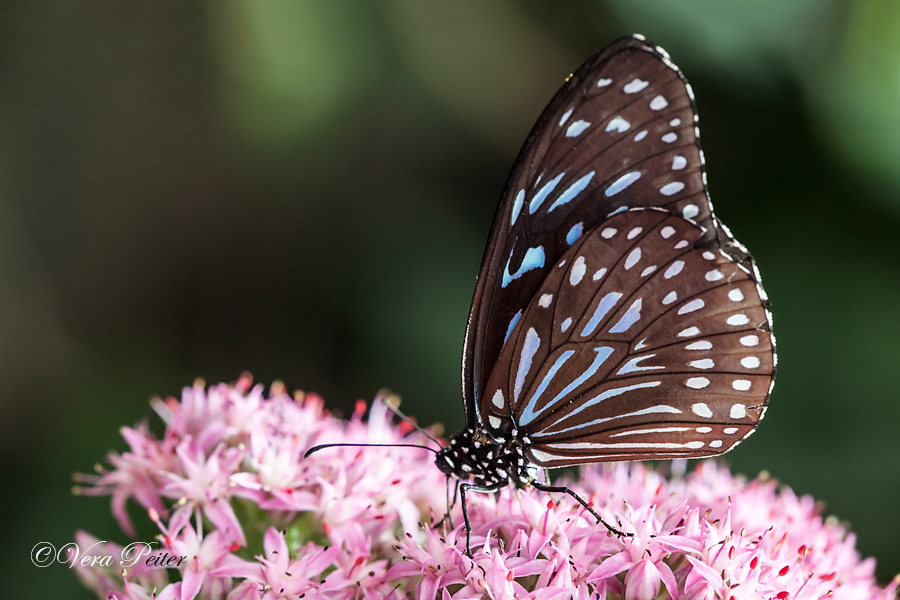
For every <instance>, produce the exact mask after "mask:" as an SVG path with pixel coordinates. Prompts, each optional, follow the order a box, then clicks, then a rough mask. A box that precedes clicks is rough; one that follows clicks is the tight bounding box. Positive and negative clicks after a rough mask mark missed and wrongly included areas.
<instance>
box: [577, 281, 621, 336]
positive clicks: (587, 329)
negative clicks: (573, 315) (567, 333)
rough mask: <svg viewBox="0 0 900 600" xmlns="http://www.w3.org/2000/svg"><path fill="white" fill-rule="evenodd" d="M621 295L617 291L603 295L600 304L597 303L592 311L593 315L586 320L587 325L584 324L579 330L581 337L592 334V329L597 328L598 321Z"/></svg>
mask: <svg viewBox="0 0 900 600" xmlns="http://www.w3.org/2000/svg"><path fill="white" fill-rule="evenodd" d="M621 297H622V294H620V293H619V292H610V293H608V294H607V295H605V296H603V299H602V300H600V304H598V305H597V310H595V311H594V314H593V316H591V319H590V321H588V322H587V325H585V326H584V329H583V330H582V332H581V337H587V336H589V335H593V334H594V330H596V329H597V325H599V324H600V321H602V320H603V317H605V316H606V313H608V312H609V311H610V310H612V307H613V306H615V305H616V302H618V301H619V299H620V298H621Z"/></svg>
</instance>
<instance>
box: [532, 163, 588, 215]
mask: <svg viewBox="0 0 900 600" xmlns="http://www.w3.org/2000/svg"><path fill="white" fill-rule="evenodd" d="M593 178H594V171H591V172H590V173H588V174H587V175H585V176H584V177H582V178H581V179H579V180H578V181H576V182H575V183H573V184H572V185H570V186H569V189H567V190H566V191H564V192H563V193H562V194H560V196H559V198H557V199H556V201H555V202H553V204H551V205H550V208H548V209H547V212H550V211H552V210H553V209H554V208H556V207H557V206H562V205H563V204H566V203H567V202H571V201H572V199H573V198H574V197H575V196H577V195H578V194H580V193H581V192H582V190H584V188H586V187H587V186H588V184H589V183H590V182H591V179H593ZM531 212H534V211H531Z"/></svg>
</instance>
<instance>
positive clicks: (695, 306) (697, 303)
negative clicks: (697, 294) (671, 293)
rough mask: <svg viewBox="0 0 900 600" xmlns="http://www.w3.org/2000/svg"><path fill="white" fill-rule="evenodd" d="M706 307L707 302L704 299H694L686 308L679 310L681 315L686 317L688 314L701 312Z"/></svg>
mask: <svg viewBox="0 0 900 600" xmlns="http://www.w3.org/2000/svg"><path fill="white" fill-rule="evenodd" d="M704 306H706V302H704V301H703V299H702V298H694V299H693V300H691V301H690V302H688V303H687V304H685V305H684V306H682V307H681V308H679V309H678V314H679V315H686V314H687V313H690V312H694V311H695V310H700V309H701V308H703V307H704Z"/></svg>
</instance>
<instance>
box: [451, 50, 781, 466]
mask: <svg viewBox="0 0 900 600" xmlns="http://www.w3.org/2000/svg"><path fill="white" fill-rule="evenodd" d="M696 120H697V119H696V112H695V109H694V103H693V95H692V92H691V90H690V87H689V86H688V85H687V83H686V82H685V81H684V78H683V77H682V76H681V74H680V72H679V71H678V70H677V68H676V67H674V65H672V63H671V62H670V61H669V60H668V57H667V56H666V55H665V54H664V53H663V52H662V51H661V50H660V49H658V48H656V47H654V46H652V45H650V44H648V43H646V42H644V41H643V40H641V39H639V38H637V37H634V38H626V39H623V40H619V41H618V42H615V43H613V44H612V45H610V46H608V47H607V48H606V49H605V50H603V51H601V52H600V53H598V54H597V55H596V56H595V57H594V58H592V59H591V60H589V61H588V62H587V63H585V65H583V66H582V67H581V68H580V69H579V70H578V71H577V72H576V73H575V74H574V75H573V76H572V77H571V78H570V80H569V81H568V82H567V83H566V85H565V86H563V88H562V89H561V90H560V92H559V93H558V94H557V95H556V97H555V98H554V100H553V101H552V102H551V104H550V106H549V107H548V108H547V109H546V110H545V111H544V113H543V115H542V116H541V119H540V120H539V121H538V124H537V125H536V126H535V128H534V130H533V131H532V133H531V134H530V136H529V138H528V141H527V142H526V144H525V147H524V148H523V150H522V153H521V154H520V156H519V159H518V160H517V162H516V166H515V167H514V169H513V173H512V175H511V178H510V181H509V183H508V185H507V189H506V191H505V193H504V198H503V200H502V202H501V205H500V208H499V210H498V213H497V216H496V217H495V222H494V225H493V228H492V231H491V236H490V239H489V242H488V247H487V250H486V252H485V258H484V262H483V264H482V271H481V274H480V276H479V282H478V286H477V288H476V293H475V298H474V301H473V305H472V312H471V314H470V318H469V327H468V329H467V333H466V348H465V351H464V364H463V379H464V382H463V383H464V394H465V395H466V406H467V416H468V419H469V424H470V426H472V425H475V424H478V425H479V426H481V427H483V428H485V429H486V430H487V431H488V432H489V433H490V434H492V435H494V436H495V437H497V438H498V439H506V438H507V436H510V435H512V436H513V437H516V436H518V437H519V438H521V439H525V440H526V444H525V448H526V450H525V451H526V454H527V455H528V458H529V459H530V460H532V461H533V462H535V463H537V464H539V465H542V466H561V465H565V464H574V463H580V462H594V461H605V460H631V459H642V458H671V457H696V456H711V455H715V454H720V453H722V452H726V451H727V450H729V449H730V448H732V447H733V446H734V445H736V444H737V443H738V442H739V441H740V440H742V439H743V438H745V437H746V436H747V435H749V434H750V433H752V432H753V430H754V429H755V427H756V424H757V423H758V421H759V420H760V419H761V418H762V416H763V414H764V411H765V405H766V403H767V401H768V395H769V393H770V391H771V387H772V381H773V378H774V372H775V353H774V338H773V337H772V336H771V317H770V315H769V313H768V311H767V310H766V308H765V307H766V305H767V304H768V303H767V300H766V298H765V293H764V292H763V290H762V288H761V286H760V285H759V276H758V273H757V271H756V268H755V265H754V263H753V259H752V257H750V256H749V254H747V253H746V249H745V248H744V247H743V246H741V245H740V244H739V243H738V242H737V241H736V240H734V239H733V238H732V236H731V234H730V232H728V230H727V229H726V228H725V227H724V226H721V224H720V223H719V222H718V220H717V219H716V218H715V216H714V215H713V213H712V208H711V205H710V203H709V200H708V196H707V193H706V186H705V176H704V173H703V158H702V157H703V155H702V152H701V150H700V147H699V142H698V138H697V136H698V133H697V128H696Z"/></svg>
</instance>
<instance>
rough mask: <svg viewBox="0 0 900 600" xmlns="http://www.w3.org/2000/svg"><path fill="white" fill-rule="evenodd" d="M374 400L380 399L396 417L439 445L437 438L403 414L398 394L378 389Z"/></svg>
mask: <svg viewBox="0 0 900 600" xmlns="http://www.w3.org/2000/svg"><path fill="white" fill-rule="evenodd" d="M375 401H376V402H378V401H381V402H382V403H384V405H385V406H387V407H388V408H389V409H391V411H393V413H394V414H395V415H397V416H398V417H400V418H401V419H403V420H404V421H405V422H406V423H408V424H409V425H411V426H412V427H413V428H414V429H415V430H416V431H418V432H419V433H421V434H422V435H424V436H425V437H427V438H428V439H429V440H431V441H432V442H434V443H435V444H437V445H438V446H440V445H441V443H440V442H439V441H438V440H437V438H435V437H434V436H433V435H431V434H430V433H428V432H427V431H425V430H424V429H422V428H421V427H420V426H419V424H418V423H416V422H415V421H413V420H412V419H410V418H409V417H407V416H406V415H405V414H403V411H401V410H400V396H398V395H397V394H393V393H391V391H390V390H380V391H379V392H378V393H377V394H376V395H375Z"/></svg>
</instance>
